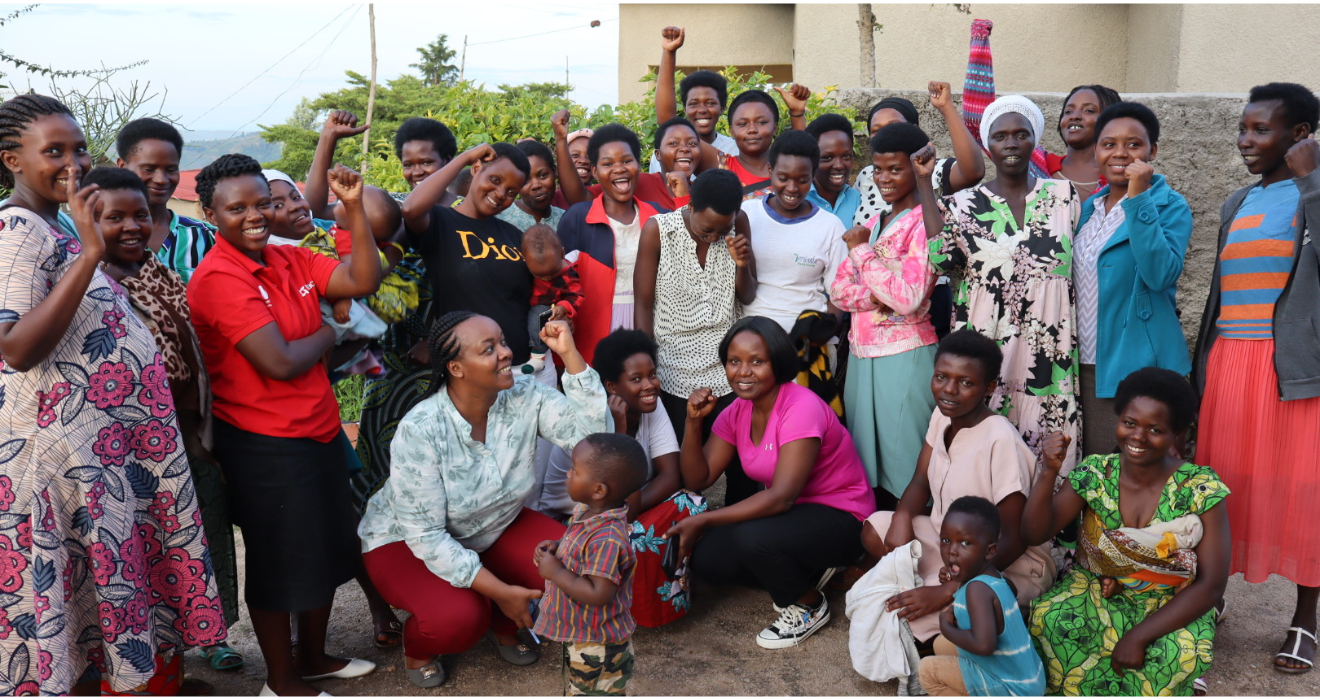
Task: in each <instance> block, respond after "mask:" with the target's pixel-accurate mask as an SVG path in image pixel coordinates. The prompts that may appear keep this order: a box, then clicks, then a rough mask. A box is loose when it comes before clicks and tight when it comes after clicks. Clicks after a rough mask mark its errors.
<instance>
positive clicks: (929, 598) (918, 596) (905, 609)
mask: <svg viewBox="0 0 1320 700" xmlns="http://www.w3.org/2000/svg"><path fill="white" fill-rule="evenodd" d="M952 585H953V584H944V585H942V586H918V587H916V588H913V589H910V590H906V591H903V592H902V593H899V594H898V595H896V596H894V597H893V598H890V599H889V601H888V602H886V603H885V610H889V611H894V610H902V612H900V613H899V614H898V615H899V617H901V618H902V619H904V620H907V621H908V622H911V621H913V620H915V619H917V618H919V617H925V616H926V615H929V614H931V613H933V612H938V611H939V610H940V609H941V608H944V607H945V606H947V605H949V604H950V603H952V602H953V593H952V592H949V591H947V590H946V588H948V587H949V586H952ZM954 590H957V588H956V587H955V588H954Z"/></svg>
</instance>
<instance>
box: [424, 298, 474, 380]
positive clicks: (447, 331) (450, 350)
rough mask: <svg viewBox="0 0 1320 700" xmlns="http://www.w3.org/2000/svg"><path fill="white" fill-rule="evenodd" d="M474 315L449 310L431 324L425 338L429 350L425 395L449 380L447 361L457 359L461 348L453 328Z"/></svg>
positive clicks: (469, 312) (468, 312)
mask: <svg viewBox="0 0 1320 700" xmlns="http://www.w3.org/2000/svg"><path fill="white" fill-rule="evenodd" d="M476 316H477V314H475V313H473V312H471V311H450V312H449V313H447V314H445V315H444V316H441V317H440V318H437V319H436V320H435V323H433V324H431V333H430V335H429V336H427V338H426V348H427V350H430V352H431V386H430V387H429V388H427V390H426V395H427V396H430V395H432V394H434V393H436V392H438V391H440V388H441V387H443V386H444V385H445V382H447V381H449V363H450V362H453V361H454V360H456V359H458V353H459V351H460V350H462V348H461V347H460V346H459V345H460V344H459V341H458V335H457V334H456V333H454V329H455V328H458V326H459V324H461V323H463V322H464V321H466V320H468V319H470V318H475V317H476Z"/></svg>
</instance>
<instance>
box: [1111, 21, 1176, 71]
mask: <svg viewBox="0 0 1320 700" xmlns="http://www.w3.org/2000/svg"><path fill="white" fill-rule="evenodd" d="M1182 18H1183V6H1182V5H1129V6H1128V44H1127V48H1128V52H1127V53H1128V56H1129V57H1131V56H1139V57H1140V58H1139V59H1137V60H1133V59H1131V58H1129V59H1128V74H1127V83H1126V84H1125V85H1122V86H1119V85H1113V86H1111V87H1114V88H1116V89H1118V90H1119V91H1120V92H1121V91H1123V90H1125V89H1126V90H1131V91H1132V92H1178V90H1179V87H1178V64H1179V61H1180V59H1181V55H1180V51H1181V49H1182V27H1183V24H1182Z"/></svg>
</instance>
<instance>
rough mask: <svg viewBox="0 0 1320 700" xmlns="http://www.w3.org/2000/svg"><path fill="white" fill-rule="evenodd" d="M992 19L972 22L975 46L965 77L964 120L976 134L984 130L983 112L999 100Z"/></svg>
mask: <svg viewBox="0 0 1320 700" xmlns="http://www.w3.org/2000/svg"><path fill="white" fill-rule="evenodd" d="M994 26H995V23H994V22H991V21H990V20H988V19H978V20H973V21H972V45H971V50H970V51H969V53H968V55H967V75H966V77H964V78H963V101H962V107H963V123H964V124H966V125H967V130H968V131H970V132H972V133H973V134H976V133H979V132H980V131H981V114H982V113H984V112H985V108H986V106H987V105H989V104H990V103H991V102H994V101H995V64H994V58H993V57H992V56H991V55H990V30H991V29H992V28H993V27H994Z"/></svg>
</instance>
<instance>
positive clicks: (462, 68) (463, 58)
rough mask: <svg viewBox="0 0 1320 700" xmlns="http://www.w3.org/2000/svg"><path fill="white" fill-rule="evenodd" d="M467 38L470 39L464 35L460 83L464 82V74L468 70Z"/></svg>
mask: <svg viewBox="0 0 1320 700" xmlns="http://www.w3.org/2000/svg"><path fill="white" fill-rule="evenodd" d="M467 38H468V35H466V34H464V35H463V56H462V57H461V58H459V59H458V82H460V83H461V82H463V72H464V71H465V70H467Z"/></svg>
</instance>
